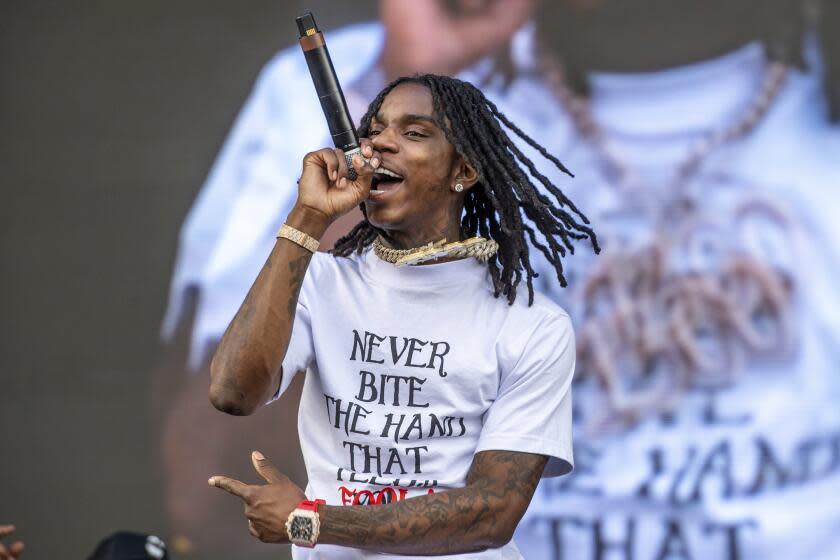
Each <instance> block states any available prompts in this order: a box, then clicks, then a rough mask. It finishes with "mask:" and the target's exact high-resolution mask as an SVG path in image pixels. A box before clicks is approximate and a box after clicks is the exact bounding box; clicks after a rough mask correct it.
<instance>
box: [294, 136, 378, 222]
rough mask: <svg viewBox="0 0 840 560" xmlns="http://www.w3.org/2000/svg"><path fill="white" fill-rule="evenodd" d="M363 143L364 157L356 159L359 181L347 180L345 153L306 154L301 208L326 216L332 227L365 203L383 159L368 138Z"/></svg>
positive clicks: (334, 151)
mask: <svg viewBox="0 0 840 560" xmlns="http://www.w3.org/2000/svg"><path fill="white" fill-rule="evenodd" d="M360 143H361V148H362V155H363V156H364V158H362V157H360V156H358V155H356V156H354V158H353V168H354V169H355V171H356V180H355V181H351V180H350V179H348V178H347V162H346V160H345V159H344V152H343V151H342V150H340V149H338V148H323V149H321V150H317V151H315V152H310V153H308V154H306V156H305V157H304V158H303V172H302V173H301V176H300V182H299V184H298V199H297V205H298V206H300V207H303V208H305V209H307V210H310V211H313V212H315V213H317V214H319V215H322V216H323V217H324V219H325V220H326V221H327V224H331V223H332V222H334V221H335V220H336V219H338V218H339V217H341V216H343V215H344V214H346V213H347V212H349V211H350V210H352V209H353V208H355V207H357V206H358V205H359V204H361V202H362V201H363V200H365V199H366V198H367V197H368V194H370V182H371V179H372V178H373V173H374V171H375V170H376V168H377V167H379V164H380V163H381V161H382V157H381V155H380V154H379V152H377V151H376V150H374V149H373V147H372V146H371V143H370V140H368V139H367V138H362V139H361V142H360ZM365 158H366V159H365Z"/></svg>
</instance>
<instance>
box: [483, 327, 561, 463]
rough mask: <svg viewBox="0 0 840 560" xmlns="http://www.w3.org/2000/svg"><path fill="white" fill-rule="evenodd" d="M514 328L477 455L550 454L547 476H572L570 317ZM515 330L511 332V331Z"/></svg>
mask: <svg viewBox="0 0 840 560" xmlns="http://www.w3.org/2000/svg"><path fill="white" fill-rule="evenodd" d="M521 326H522V325H516V326H515V327H516V328H510V327H513V325H511V326H510V327H508V328H507V329H506V330H507V331H508V332H507V333H506V334H507V339H506V340H504V341H503V340H501V339H500V342H499V349H498V351H499V353H500V360H499V362H500V365H501V367H502V368H506V369H507V371H505V370H503V371H502V372H501V381H500V384H499V392H498V395H497V396H496V399H495V400H494V401H493V403H492V404H491V405H490V408H489V409H488V410H487V412H486V413H485V417H484V425H483V427H482V430H481V435H480V437H479V441H478V447H477V448H476V453H478V452H479V451H487V450H491V449H493V450H508V451H519V452H523V453H536V454H540V455H547V456H548V457H549V462H548V464H547V465H546V468H545V471H544V472H543V476H544V477H551V476H560V475H563V474H567V473H569V472H571V470H572V468H573V465H574V460H573V456H572V392H571V384H572V376H573V373H574V369H575V335H574V331H573V329H572V323H571V320H570V319H569V316H568V315H566V314H565V313H557V314H554V315H551V316H550V317H549V318H547V319H545V320H544V321H540V322H539V323H538V324H537V325H536V327H534V326H533V325H531V326H530V328H527V329H525V328H519V327H521ZM511 331H512V332H511Z"/></svg>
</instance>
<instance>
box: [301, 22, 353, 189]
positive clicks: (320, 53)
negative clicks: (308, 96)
mask: <svg viewBox="0 0 840 560" xmlns="http://www.w3.org/2000/svg"><path fill="white" fill-rule="evenodd" d="M295 22H297V27H298V32H299V33H300V48H301V49H303V56H304V57H306V65H307V66H308V67H309V74H310V76H312V83H313V84H315V91H316V92H317V93H318V100H319V101H320V102H321V109H323V111H324V116H325V117H326V118H327V125H328V126H329V127H330V134H331V135H332V139H333V143H334V144H335V147H336V148H341V149H342V150H344V159H345V160H346V161H347V177H348V178H349V179H350V180H351V181H355V180H356V170H355V169H353V162H352V161H351V160H352V159H353V156H354V155H355V154H360V153H361V148H360V147H359V137H358V135H357V134H356V129H355V127H354V126H353V121H352V120H351V118H350V111H348V110H347V102H346V101H345V100H344V93H342V91H341V85H340V84H339V83H338V78H337V77H336V75H335V68H333V64H332V59H331V58H330V53H329V51H328V50H327V43H326V42H325V41H324V34H323V33H321V31H320V30H319V29H318V26H317V25H316V24H315V18H314V17H313V16H312V12H306V13H305V14H303V15H302V16H299V17H297V18H295Z"/></svg>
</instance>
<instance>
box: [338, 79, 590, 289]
mask: <svg viewBox="0 0 840 560" xmlns="http://www.w3.org/2000/svg"><path fill="white" fill-rule="evenodd" d="M403 83H416V84H422V85H424V86H426V87H427V88H428V89H429V91H430V92H431V95H432V102H433V107H434V117H435V120H436V122H437V124H438V126H439V127H440V129H441V130H442V131H443V133H444V135H445V136H446V138H447V140H449V142H450V143H451V144H452V145H453V146H454V147H455V151H456V152H457V153H458V154H460V155H461V156H462V157H464V158H465V159H466V161H468V162H469V163H470V164H471V165H472V166H473V167H474V168H475V170H476V171H477V173H478V176H479V180H478V182H477V183H476V184H475V185H474V186H473V188H471V189H470V190H469V191H468V192H467V194H466V196H465V199H464V211H463V214H462V216H461V231H462V234H463V235H464V236H467V237H472V236H475V235H481V236H482V237H485V238H489V239H493V240H495V241H496V242H497V243H498V244H499V251H498V253H497V254H496V255H495V256H493V257H491V258H490V259H489V261H488V263H487V264H488V267H489V269H490V277H491V278H492V281H493V288H494V295H495V296H496V297H499V296H500V295H504V296H505V297H506V298H507V300H508V302H509V303H511V304H512V303H513V302H514V300H515V299H516V288H517V286H518V285H519V283H520V282H521V280H522V276H523V273H524V274H525V281H526V284H527V286H528V305H531V304H533V301H534V286H533V279H534V278H536V277H537V276H538V274H537V273H536V272H535V271H534V269H533V268H532V266H531V261H530V253H529V244H528V242H529V241H530V244H531V245H532V246H533V247H536V248H537V249H538V250H539V251H540V252H541V253H542V254H543V255H544V256H545V258H546V259H547V260H548V262H549V263H551V265H552V266H553V267H554V269H555V271H556V274H557V279H558V281H559V282H560V285H561V286H563V287H565V286H566V285H567V282H566V278H565V276H564V275H563V263H562V257H565V256H566V252H567V251H568V252H569V253H571V254H574V252H575V248H574V244H573V241H575V240H580V239H589V240H590V242H591V243H592V247H593V249H594V251H595V252H596V253H598V252H600V247H599V245H598V240H597V238H596V236H595V232H594V231H593V230H592V228H590V227H589V219H588V218H587V217H586V216H585V215H584V214H583V213H582V212H581V211H580V210H578V208H577V207H576V206H575V205H574V203H572V201H571V200H569V199H568V197H566V195H564V194H563V192H562V191H561V190H560V189H559V188H558V187H557V186H556V185H554V184H553V183H552V182H551V181H550V180H549V179H548V178H547V177H546V176H545V175H543V174H542V173H540V172H539V170H537V167H536V166H535V165H534V163H533V162H532V161H531V160H530V159H528V157H526V156H525V154H524V153H523V152H522V150H521V149H520V148H519V147H517V145H516V144H514V142H513V141H512V140H511V138H510V137H509V136H508V134H507V133H506V132H505V131H504V130H503V129H502V125H504V126H505V127H506V128H507V129H509V130H511V131H512V132H513V133H514V134H516V136H518V137H519V138H521V139H522V140H524V141H525V143H527V144H528V145H529V146H531V147H532V148H534V149H535V150H537V151H538V152H539V153H540V154H541V155H542V156H543V157H545V158H546V159H547V160H549V161H550V162H551V163H553V164H554V165H555V166H556V167H557V168H558V169H560V170H561V171H563V172H564V173H567V174H568V175H570V176H573V175H572V173H571V172H570V171H569V170H568V169H566V167H565V166H564V165H563V164H562V163H561V162H560V160H558V159H557V158H556V157H554V156H552V155H551V154H549V153H548V151H546V149H545V148H544V147H542V146H541V145H540V144H538V143H537V142H536V141H534V140H533V139H532V138H531V137H530V136H528V135H527V134H525V133H524V132H523V131H522V130H520V129H519V127H517V126H516V125H515V124H514V123H513V122H511V121H510V119H508V118H507V117H506V116H505V115H504V113H502V112H501V111H499V109H498V108H497V107H496V105H495V104H494V103H493V102H491V101H490V100H488V99H487V98H486V97H484V94H483V93H481V90H479V89H478V88H476V87H475V86H473V85H472V84H470V83H467V82H464V81H461V80H458V79H455V78H450V77H447V76H437V75H434V74H424V75H416V76H411V77H403V78H398V79H396V80H394V81H393V82H391V83H390V84H388V86H386V87H385V89H383V90H382V91H381V92H380V93H379V95H377V96H376V98H375V99H374V100H373V102H372V103H371V104H370V106H369V107H368V111H367V113H366V114H365V115H364V117H362V121H361V124H360V125H359V135H360V136H367V135H368V130H369V128H370V121H371V119H372V118H373V116H374V115H375V114H376V113H377V112H378V111H379V108H380V106H381V105H382V102H383V100H384V99H385V97H386V96H387V95H388V93H390V92H391V90H393V89H394V88H395V87H397V86H398V85H400V84H403ZM520 164H521V165H522V166H524V167H525V169H527V171H528V173H530V175H531V177H534V178H535V180H536V181H538V182H539V183H540V184H541V185H542V187H543V189H544V190H545V191H546V192H547V193H548V194H545V193H544V192H542V191H541V189H540V188H538V187H537V185H535V184H534V182H532V180H531V179H530V178H529V176H528V174H526V172H525V170H524V169H523V168H522V167H520ZM549 195H550V197H549ZM362 212H364V204H362ZM379 233H380V231H379V230H378V229H377V228H376V227H374V226H373V225H372V224H371V223H370V222H369V221H368V220H367V216H366V215H365V219H364V220H363V221H361V222H359V224H357V225H356V227H354V228H353V229H352V230H351V231H350V233H348V234H347V235H346V236H344V237H342V238H341V239H339V240H338V242H337V243H336V245H335V247H334V248H333V250H332V253H333V254H334V255H336V256H348V255H350V254H351V253H352V252H353V251H356V252H357V253H361V252H362V251H363V250H364V249H365V248H366V247H368V246H370V245H371V244H372V243H373V240H374V239H375V238H376V236H377V235H379Z"/></svg>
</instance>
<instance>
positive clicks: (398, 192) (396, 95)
mask: <svg viewBox="0 0 840 560" xmlns="http://www.w3.org/2000/svg"><path fill="white" fill-rule="evenodd" d="M368 136H369V137H370V139H371V142H372V144H373V147H374V148H375V149H376V150H378V151H379V152H380V153H381V154H382V164H381V166H380V170H381V169H382V168H385V169H386V170H388V171H390V172H392V173H393V174H396V175H398V176H399V177H392V176H388V175H385V174H383V173H381V172H380V173H377V174H376V175H375V176H374V181H373V189H375V190H378V191H381V192H380V194H371V196H370V197H369V198H368V200H366V201H365V210H366V211H367V217H368V220H369V221H370V223H371V224H373V225H374V226H376V227H379V228H382V229H384V230H386V231H387V230H401V231H406V230H410V229H412V228H416V227H418V226H420V227H423V228H428V227H429V226H430V225H432V224H436V223H440V224H441V231H442V228H443V224H445V223H447V220H448V218H449V216H450V214H451V212H452V211H453V210H454V209H455V207H456V206H457V204H456V202H455V197H454V196H453V195H452V192H451V190H450V188H451V186H452V184H453V181H454V176H455V169H454V167H453V163H454V162H455V158H456V157H457V154H456V152H455V148H454V147H453V146H452V144H450V143H449V141H448V140H447V139H446V136H444V134H443V131H442V130H441V129H440V128H439V127H438V126H437V124H436V123H435V119H434V116H433V108H432V95H431V93H430V92H429V90H428V89H427V88H426V87H425V86H423V85H421V84H414V83H404V84H400V85H399V86H397V87H396V88H394V89H393V90H392V91H391V92H390V93H389V94H388V95H387V96H386V97H385V100H384V101H383V102H382V105H381V107H380V108H379V112H378V113H377V114H376V115H375V116H374V118H373V119H372V120H371V123H370V127H369V129H368ZM459 159H460V158H459Z"/></svg>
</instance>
